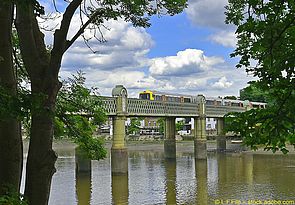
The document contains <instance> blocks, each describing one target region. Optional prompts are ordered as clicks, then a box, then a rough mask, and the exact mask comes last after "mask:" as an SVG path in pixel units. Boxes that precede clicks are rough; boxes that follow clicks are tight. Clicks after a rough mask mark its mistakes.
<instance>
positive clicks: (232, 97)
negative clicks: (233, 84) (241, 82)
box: [224, 95, 237, 100]
mask: <svg viewBox="0 0 295 205" xmlns="http://www.w3.org/2000/svg"><path fill="white" fill-rule="evenodd" d="M224 99H229V100H237V97H236V96H233V95H232V96H225V97H224Z"/></svg>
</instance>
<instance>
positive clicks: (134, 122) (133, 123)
mask: <svg viewBox="0 0 295 205" xmlns="http://www.w3.org/2000/svg"><path fill="white" fill-rule="evenodd" d="M141 120H142V119H141V118H137V117H132V118H131V119H130V124H129V125H128V127H127V130H128V134H129V135H135V134H137V133H138V132H139V130H140V121H141Z"/></svg>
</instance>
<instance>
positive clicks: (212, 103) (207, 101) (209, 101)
mask: <svg viewBox="0 0 295 205" xmlns="http://www.w3.org/2000/svg"><path fill="white" fill-rule="evenodd" d="M206 104H207V105H214V101H213V100H206Z"/></svg>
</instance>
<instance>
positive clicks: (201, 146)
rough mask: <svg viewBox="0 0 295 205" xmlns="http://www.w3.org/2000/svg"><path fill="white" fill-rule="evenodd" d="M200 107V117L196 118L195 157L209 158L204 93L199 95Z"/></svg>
mask: <svg viewBox="0 0 295 205" xmlns="http://www.w3.org/2000/svg"><path fill="white" fill-rule="evenodd" d="M197 101H198V109H199V117H197V118H195V120H194V123H195V133H194V134H195V140H194V147H195V158H196V159H207V138H206V115H205V106H206V105H205V103H206V99H205V97H204V96H203V95H198V97H197Z"/></svg>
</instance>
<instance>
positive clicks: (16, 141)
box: [0, 1, 23, 196]
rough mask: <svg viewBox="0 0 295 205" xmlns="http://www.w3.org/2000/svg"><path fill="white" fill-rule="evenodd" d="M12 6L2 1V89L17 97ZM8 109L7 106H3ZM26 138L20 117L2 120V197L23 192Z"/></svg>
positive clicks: (0, 22) (0, 181) (0, 17)
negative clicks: (12, 39) (22, 136)
mask: <svg viewBox="0 0 295 205" xmlns="http://www.w3.org/2000/svg"><path fill="white" fill-rule="evenodd" d="M12 16H13V5H12V3H4V2H2V1H1V2H0V28H1V30H0V86H2V87H3V88H5V89H7V90H8V91H9V93H10V94H11V95H16V77H15V73H14V67H13V60H12V43H11V33H12ZM0 106H4V105H0ZM22 157H23V153H22V138H21V128H20V122H19V121H18V120H17V117H16V116H7V117H5V118H4V119H3V118H2V119H0V196H1V195H4V194H7V193H8V192H19V188H20V181H21V174H22Z"/></svg>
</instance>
